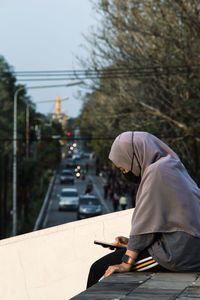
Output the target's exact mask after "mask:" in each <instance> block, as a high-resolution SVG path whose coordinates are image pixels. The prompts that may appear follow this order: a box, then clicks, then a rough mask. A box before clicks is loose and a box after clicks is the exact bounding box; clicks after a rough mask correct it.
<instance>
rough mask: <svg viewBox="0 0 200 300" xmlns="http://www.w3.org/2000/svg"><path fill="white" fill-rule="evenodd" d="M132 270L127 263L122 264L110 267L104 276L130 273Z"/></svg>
mask: <svg viewBox="0 0 200 300" xmlns="http://www.w3.org/2000/svg"><path fill="white" fill-rule="evenodd" d="M130 269H131V265H128V264H125V263H121V264H120V265H113V266H109V267H108V269H107V270H106V272H105V273H104V275H103V276H104V277H108V276H110V275H111V274H113V273H122V272H129V271H130Z"/></svg>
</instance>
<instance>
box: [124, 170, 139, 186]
mask: <svg viewBox="0 0 200 300" xmlns="http://www.w3.org/2000/svg"><path fill="white" fill-rule="evenodd" d="M123 175H124V177H125V178H126V179H127V180H128V181H131V182H134V183H137V184H138V183H140V181H141V176H140V175H139V176H136V175H134V174H133V173H132V172H131V171H129V172H127V173H123Z"/></svg>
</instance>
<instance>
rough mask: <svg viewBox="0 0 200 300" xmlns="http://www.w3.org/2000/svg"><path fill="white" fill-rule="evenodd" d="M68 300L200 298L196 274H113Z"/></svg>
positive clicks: (199, 277) (187, 299)
mask: <svg viewBox="0 0 200 300" xmlns="http://www.w3.org/2000/svg"><path fill="white" fill-rule="evenodd" d="M71 299H73V300H86V299H87V300H89V299H92V300H96V299H98V300H111V299H112V300H121V299H123V300H131V299H137V300H144V299H148V300H161V299H165V300H167V299H170V300H172V299H179V300H189V299H190V300H192V299H193V300H194V299H195V300H196V299H200V273H192V272H190V273H188V272H187V273H173V272H166V273H151V272H134V273H133V272H129V273H120V274H117V273H116V274H113V275H111V276H109V277H107V278H105V279H103V280H102V281H100V282H98V283H97V284H95V285H94V286H92V287H91V288H89V289H88V290H86V291H84V292H82V293H80V294H79V295H77V296H75V297H73V298H71Z"/></svg>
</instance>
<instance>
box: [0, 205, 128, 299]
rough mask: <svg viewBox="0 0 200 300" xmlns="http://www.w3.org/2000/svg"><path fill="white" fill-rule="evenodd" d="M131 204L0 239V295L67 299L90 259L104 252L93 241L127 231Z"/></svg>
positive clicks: (83, 278) (85, 272)
mask: <svg viewBox="0 0 200 300" xmlns="http://www.w3.org/2000/svg"><path fill="white" fill-rule="evenodd" d="M132 212H133V209H128V210H124V211H120V212H115V213H110V214H106V215H102V216H99V217H95V218H90V219H86V220H81V221H75V222H71V223H67V224H64V225H60V226H55V227H51V228H47V229H42V230H38V231H35V232H31V233H28V234H24V235H19V236H16V237H12V238H8V239H4V240H1V241H0V266H1V267H0V299H2V300H68V299H70V298H71V297H73V296H75V295H76V294H78V293H80V292H81V291H83V290H85V286H86V281H87V276H88V271H89V267H90V265H91V264H92V263H93V262H94V261H95V260H96V259H98V258H99V257H101V256H102V255H104V254H107V253H109V252H110V250H108V249H105V248H103V247H101V246H98V245H94V244H93V241H94V240H95V239H97V240H103V241H108V242H112V241H114V237H115V236H117V235H124V236H128V235H129V231H130V224H131V216H132Z"/></svg>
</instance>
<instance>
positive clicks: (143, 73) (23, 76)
mask: <svg viewBox="0 0 200 300" xmlns="http://www.w3.org/2000/svg"><path fill="white" fill-rule="evenodd" d="M199 71H200V65H190V66H186V65H185V66H167V65H163V66H149V67H139V68H138V67H135V68H113V69H96V70H95V69H89V70H47V71H19V72H15V75H16V76H17V77H18V78H20V80H21V81H57V80H75V79H82V80H83V79H85V80H87V79H122V78H127V77H128V78H129V77H135V78H143V77H152V76H170V75H176V74H191V73H192V74H193V75H194V74H198V73H199ZM44 77H45V78H44Z"/></svg>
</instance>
